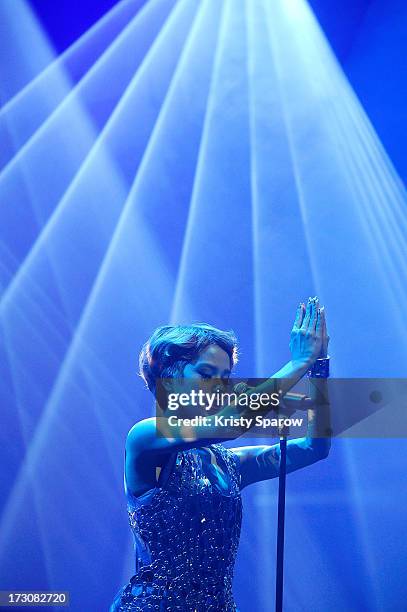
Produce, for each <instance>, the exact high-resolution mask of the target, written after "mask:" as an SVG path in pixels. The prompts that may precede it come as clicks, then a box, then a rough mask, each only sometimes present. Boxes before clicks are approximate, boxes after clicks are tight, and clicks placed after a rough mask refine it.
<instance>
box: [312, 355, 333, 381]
mask: <svg viewBox="0 0 407 612" xmlns="http://www.w3.org/2000/svg"><path fill="white" fill-rule="evenodd" d="M307 376H308V378H328V377H329V355H328V356H327V357H322V359H317V360H316V362H315V363H314V364H313V365H312V367H311V368H310V369H309V370H308V372H307Z"/></svg>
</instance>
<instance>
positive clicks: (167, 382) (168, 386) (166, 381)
mask: <svg viewBox="0 0 407 612" xmlns="http://www.w3.org/2000/svg"><path fill="white" fill-rule="evenodd" d="M161 384H162V386H163V387H164V389H165V390H166V391H167V393H171V391H172V389H173V381H172V379H171V378H163V379H161Z"/></svg>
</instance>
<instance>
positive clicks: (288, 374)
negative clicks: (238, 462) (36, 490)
mask: <svg viewBox="0 0 407 612" xmlns="http://www.w3.org/2000/svg"><path fill="white" fill-rule="evenodd" d="M321 347H322V326H321V317H320V314H319V310H318V307H317V302H316V301H315V299H311V298H310V299H309V301H308V304H307V307H306V308H305V306H304V304H300V305H299V306H298V309H297V313H296V318H295V321H294V326H293V329H292V332H291V338H290V350H291V355H292V359H291V360H290V361H289V362H288V363H287V364H286V365H285V366H284V367H283V368H282V369H281V370H279V371H278V372H276V373H275V374H274V375H273V376H272V377H270V378H269V379H267V380H266V381H265V382H263V383H261V384H260V385H258V386H256V387H251V388H249V389H248V390H247V391H245V393H246V394H247V395H251V394H252V393H256V394H257V393H272V392H274V391H275V390H276V389H277V387H278V389H280V390H281V391H282V394H284V393H287V392H288V391H289V390H290V389H291V388H292V387H293V386H294V385H295V384H296V383H297V382H298V380H300V378H302V377H303V376H304V374H305V373H306V371H307V369H308V368H309V367H310V366H311V365H312V363H314V361H315V360H316V359H317V357H318V356H319V354H320V351H321ZM270 409H271V408H270ZM249 414H250V415H251V416H253V413H252V410H251V409H250V407H247V406H241V405H239V404H238V405H235V404H230V405H229V406H226V407H225V408H223V409H222V410H221V411H220V412H219V413H218V414H217V415H216V416H217V417H219V416H224V417H226V418H227V417H240V416H248V415H249ZM163 418H164V422H165V421H166V418H165V417H163ZM157 424H158V425H160V424H159V423H158V419H156V418H150V419H145V420H143V421H140V422H139V423H137V424H136V425H135V426H134V427H133V428H132V429H131V430H130V432H129V435H128V439H127V444H126V449H127V452H129V453H131V454H133V455H136V454H137V455H144V456H151V455H155V456H157V455H161V454H165V455H166V454H168V453H171V452H174V451H178V450H185V449H188V448H193V447H198V446H208V444H213V443H215V442H223V441H225V440H233V439H235V438H238V437H239V436H241V435H242V434H243V433H244V431H246V430H239V429H238V428H234V429H233V430H232V431H231V432H230V437H226V436H225V435H222V437H216V432H217V428H216V425H215V415H212V416H208V417H207V420H206V423H205V425H204V426H202V427H185V426H183V427H182V428H180V429H179V430H175V429H174V428H171V435H168V436H167V437H160V436H157V432H156V427H157Z"/></svg>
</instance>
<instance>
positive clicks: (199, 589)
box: [110, 444, 242, 612]
mask: <svg viewBox="0 0 407 612" xmlns="http://www.w3.org/2000/svg"><path fill="white" fill-rule="evenodd" d="M208 449H210V450H211V451H212V453H214V455H215V457H216V464H217V465H218V466H220V468H221V470H222V473H223V475H224V477H225V480H224V482H226V483H227V484H226V487H225V486H223V487H221V486H219V485H218V482H217V481H218V479H217V477H216V476H215V475H214V476H213V477H212V478H211V470H212V472H213V474H215V472H216V469H215V467H214V466H213V465H212V464H211V462H210V461H208V460H207V457H208V451H206V450H205V449H202V448H193V449H188V450H185V451H179V452H178V453H173V454H172V455H171V456H170V458H169V460H168V462H167V464H166V465H165V467H164V468H163V469H162V470H161V473H160V477H159V480H158V483H157V486H156V487H155V488H154V489H151V490H150V491H147V493H145V494H144V495H142V496H139V497H135V496H134V495H132V494H131V493H130V492H129V491H128V490H127V488H126V494H127V510H128V516H129V522H130V527H131V530H132V532H133V536H134V548H135V555H136V573H135V575H134V576H132V578H131V579H130V581H129V582H128V584H127V585H125V586H124V587H122V588H121V589H120V590H119V592H118V593H117V595H116V597H115V599H114V602H113V604H112V605H111V607H110V612H130V611H131V612H145V611H147V610H148V611H151V612H153V611H157V612H158V611H159V612H163V611H166V612H167V611H168V612H175V611H177V612H178V611H179V612H238V611H237V608H236V605H235V602H234V599H233V593H232V579H233V569H234V563H235V558H236V553H237V548H238V544H239V537H240V528H241V520H242V501H241V496H240V470H239V458H238V456H237V455H236V454H235V453H234V452H233V451H231V450H229V449H227V448H226V447H224V446H223V445H222V444H211V445H209V446H208ZM205 453H206V454H205Z"/></svg>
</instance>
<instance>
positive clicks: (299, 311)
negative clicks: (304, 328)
mask: <svg viewBox="0 0 407 612" xmlns="http://www.w3.org/2000/svg"><path fill="white" fill-rule="evenodd" d="M304 309H305V306H304V304H303V303H302V302H301V303H300V304H298V308H297V312H296V315H295V321H294V325H293V330H296V329H299V328H300V327H301V324H302V320H303V317H304Z"/></svg>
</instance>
